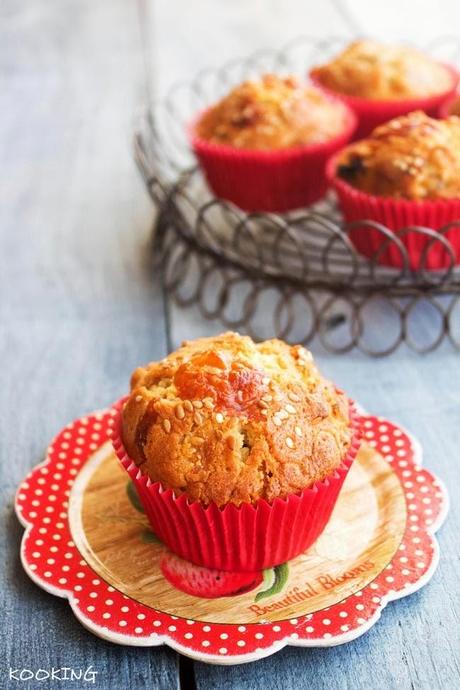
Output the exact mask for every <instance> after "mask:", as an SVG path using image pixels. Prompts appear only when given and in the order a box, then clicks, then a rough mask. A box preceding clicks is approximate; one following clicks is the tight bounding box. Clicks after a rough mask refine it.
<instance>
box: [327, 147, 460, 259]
mask: <svg viewBox="0 0 460 690" xmlns="http://www.w3.org/2000/svg"><path fill="white" fill-rule="evenodd" d="M336 167H337V159H336V157H334V158H333V159H331V160H330V161H329V163H328V166H327V175H328V178H329V179H330V181H331V184H332V186H333V187H334V189H335V191H336V192H337V196H338V198H339V205H340V208H341V211H342V213H343V216H344V218H345V221H346V222H347V223H354V224H355V225H354V227H352V228H349V229H348V235H349V237H350V240H351V241H352V243H353V244H354V246H355V247H356V249H357V250H358V251H359V253H360V254H362V255H363V256H367V257H370V258H374V260H376V261H377V262H378V263H380V264H383V265H385V266H395V267H397V268H402V267H404V266H405V263H406V259H405V257H404V252H403V251H402V250H401V248H400V247H399V246H398V242H399V244H401V245H403V247H404V249H405V250H406V253H407V264H408V267H409V268H410V269H411V270H413V271H417V270H426V269H428V270H440V269H445V268H449V267H450V266H451V265H457V264H459V263H460V199H433V200H427V201H411V200H409V199H393V198H391V197H381V196H377V195H374V194H368V193H367V192H363V191H361V190H359V189H356V188H355V187H352V185H350V184H348V182H345V180H342V179H341V178H340V177H338V176H337V174H336ZM360 221H361V222H360ZM366 221H374V222H376V223H380V224H381V225H384V226H385V227H387V228H389V229H390V230H392V231H393V232H395V233H396V234H397V238H398V241H397V242H395V241H394V240H392V241H390V240H388V239H387V237H386V235H385V233H384V232H382V231H381V230H379V229H378V228H377V227H372V224H370V223H366ZM449 224H452V226H451V227H448V226H449ZM446 226H447V227H446ZM417 227H419V228H428V229H429V230H433V231H434V232H433V233H431V234H423V233H421V232H419V231H417V230H416V229H412V230H411V228H417ZM440 230H441V232H439V231H440ZM449 245H450V250H449V249H448V246H449Z"/></svg>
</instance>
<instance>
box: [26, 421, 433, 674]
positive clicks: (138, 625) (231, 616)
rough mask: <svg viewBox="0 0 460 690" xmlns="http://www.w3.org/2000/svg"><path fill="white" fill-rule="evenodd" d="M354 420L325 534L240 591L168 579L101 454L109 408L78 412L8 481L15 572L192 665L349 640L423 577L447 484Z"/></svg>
mask: <svg viewBox="0 0 460 690" xmlns="http://www.w3.org/2000/svg"><path fill="white" fill-rule="evenodd" d="M361 420H362V425H363V435H364V443H363V446H362V448H361V450H360V452H359V454H358V457H357V458H356V460H355V462H354V465H353V467H352V469H351V471H350V473H349V475H348V477H347V479H346V482H345V484H344V487H343V489H342V492H341V494H340V496H339V499H338V502H337V504H336V507H335V509H334V512H333V515H332V517H331V519H330V521H329V523H328V525H327V527H326V529H325V531H324V532H323V534H322V535H321V536H320V538H319V539H318V540H317V541H316V543H315V544H314V545H313V546H312V547H311V548H310V549H309V550H308V551H307V552H306V553H304V554H301V555H300V556H298V557H297V558H295V559H293V560H292V561H290V562H289V563H287V564H282V565H280V566H277V567H276V568H274V569H269V570H267V571H264V573H260V574H257V577H256V578H255V579H253V581H251V582H249V583H246V585H245V587H244V588H242V590H244V591H242V590H241V591H240V590H238V591H239V592H240V593H237V592H234V591H230V590H231V583H232V582H233V580H232V577H233V576H232V574H225V573H224V574H222V573H218V572H217V571H206V569H199V568H198V569H197V568H196V566H192V565H191V564H187V563H185V561H182V562H181V565H180V568H181V575H182V576H183V577H184V578H185V581H186V585H187V586H186V589H187V592H186V591H182V590H183V589H184V587H183V586H182V585H180V584H178V582H177V580H176V581H175V580H174V578H171V577H170V576H169V575H168V572H175V570H174V569H175V568H176V569H177V560H178V559H177V557H175V556H174V555H173V554H170V552H168V550H167V549H166V547H165V546H164V545H163V544H161V543H160V542H159V541H158V540H157V539H156V537H155V535H154V534H153V533H152V530H151V526H150V525H149V523H148V521H147V518H146V516H145V515H144V513H143V512H142V508H141V505H140V504H139V502H138V499H137V497H136V494H135V492H134V491H133V487H132V486H131V485H130V481H129V477H128V475H127V474H126V472H125V471H124V470H123V468H122V467H121V465H120V464H119V462H118V460H117V459H116V457H115V455H114V453H113V451H112V447H111V444H110V441H109V440H108V439H109V436H110V433H111V432H110V429H111V425H112V423H113V410H111V409H110V410H106V411H104V412H101V413H95V414H93V415H91V416H89V417H84V418H82V419H80V420H77V421H76V422H74V423H72V424H70V425H69V426H68V427H66V428H65V429H63V430H62V432H61V433H60V434H59V435H58V436H57V437H56V439H54V441H53V442H52V444H51V446H50V448H49V451H48V455H47V458H46V460H45V462H44V463H42V464H41V465H39V466H38V467H36V468H35V469H34V470H33V471H32V472H31V473H30V475H29V476H28V477H27V478H26V479H25V481H24V482H23V483H22V484H21V486H20V487H19V490H18V494H17V497H16V510H17V514H18V517H19V519H20V520H21V522H22V523H23V524H24V526H25V527H26V533H25V535H24V538H23V543H22V549H21V557H22V562H23V565H24V568H25V569H26V571H27V573H28V574H29V575H30V577H31V578H32V579H33V580H34V581H36V582H37V584H39V585H40V586H41V587H43V588H44V589H46V590H47V591H50V592H52V593H53V594H56V595H59V596H65V597H67V598H68V599H69V601H70V604H71V606H72V608H73V610H74V612H75V614H76V616H77V617H78V618H79V619H80V620H81V622H82V623H83V624H84V625H85V626H86V627H87V628H89V629H90V630H92V631H93V632H94V633H95V634H97V635H99V636H101V637H104V638H105V639H109V640H112V641H114V642H118V643H121V644H135V645H144V646H145V645H157V644H162V643H166V644H169V645H170V646H172V647H173V648H175V649H177V650H178V651H181V652H182V653H184V654H188V655H189V656H193V657H194V658H197V659H201V660H203V661H208V662H216V663H241V662H244V661H252V660H254V659H258V658H261V657H263V656H266V655H267V654H271V653H273V652H274V651H277V650H278V649H280V648H281V647H283V646H284V645H285V644H295V645H303V646H328V645H332V644H340V643H343V642H347V641H349V640H351V639H354V638H355V637H357V636H359V635H361V634H362V633H363V632H365V631H366V630H367V629H368V628H369V627H370V626H371V625H373V624H374V623H375V622H376V620H377V619H378V617H379V615H380V612H381V609H382V608H383V607H384V606H385V605H386V603H387V602H388V601H390V600H392V599H396V598H398V597H401V596H405V595H406V594H410V593H411V592H413V591H415V590H416V589H418V588H419V587H421V586H422V585H423V584H425V583H426V582H427V581H428V579H429V578H430V577H431V575H432V574H433V572H434V569H435V567H436V564H437V560H438V547H437V543H436V541H435V539H434V537H433V533H434V531H435V530H436V529H437V528H438V527H439V525H440V524H441V522H442V520H443V518H444V516H445V514H446V510H447V494H446V492H445V489H444V488H443V486H442V485H441V484H440V483H439V481H438V480H436V479H435V478H434V477H433V475H432V474H430V473H429V472H427V471H426V470H424V469H422V468H421V467H420V461H421V449H420V446H419V444H418V443H417V442H416V441H415V440H414V439H413V438H412V437H411V436H410V435H409V434H407V432H405V431H404V430H402V429H400V428H399V427H397V426H396V425H394V424H392V423H391V422H388V421H386V420H383V419H381V418H377V417H371V416H364V415H363V416H362V417H361ZM163 573H164V574H165V575H167V576H168V577H165V576H164V574H163ZM209 573H211V575H212V577H211V576H208V575H209ZM213 573H214V574H213ZM216 573H217V574H216ZM213 578H214V579H213ZM234 581H235V582H238V583H239V585H241V578H239V579H238V578H236V579H235V580H234ZM175 585H176V586H175ZM178 586H179V587H180V588H178ZM213 587H214V590H213ZM216 587H217V590H216V589H215V588H216ZM224 589H225V592H226V596H218V594H219V592H222V591H224ZM230 594H232V596H230Z"/></svg>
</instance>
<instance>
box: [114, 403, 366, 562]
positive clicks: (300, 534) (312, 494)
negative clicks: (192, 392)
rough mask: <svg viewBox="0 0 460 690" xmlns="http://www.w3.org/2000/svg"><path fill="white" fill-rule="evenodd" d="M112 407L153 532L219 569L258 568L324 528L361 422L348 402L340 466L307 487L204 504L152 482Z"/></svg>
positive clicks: (295, 550) (119, 450) (121, 452)
mask: <svg viewBox="0 0 460 690" xmlns="http://www.w3.org/2000/svg"><path fill="white" fill-rule="evenodd" d="M123 402H124V400H122V401H119V402H118V403H117V404H116V405H115V409H116V410H117V416H116V418H115V425H114V432H113V437H112V442H113V446H114V449H115V452H116V454H117V456H118V458H119V459H120V461H121V464H122V465H123V467H124V468H125V470H126V471H127V473H128V475H129V476H130V477H131V479H132V481H133V483H134V485H135V487H136V489H137V491H138V493H139V497H140V499H141V501H142V504H143V506H144V509H145V512H146V515H147V517H148V519H149V521H150V523H151V525H152V528H153V530H154V532H155V534H156V535H157V536H158V537H159V538H160V539H161V540H162V541H163V542H164V543H165V544H166V545H167V546H168V547H169V548H170V549H171V551H173V552H174V553H176V554H177V555H179V556H181V557H182V558H184V559H186V560H188V561H191V562H192V563H195V564H197V565H201V566H205V567H208V568H217V569H219V570H231V571H258V570H262V569H264V568H269V567H272V566H274V565H277V564H279V563H284V562H285V561H288V560H290V559H291V558H294V557H295V556H297V555H298V554H299V553H302V552H303V551H305V550H306V549H308V548H309V547H310V546H311V544H313V542H314V541H315V540H316V539H317V538H318V537H319V535H320V534H321V532H322V531H323V530H324V528H325V526H326V524H327V522H328V520H329V518H330V516H331V513H332V510H333V508H334V505H335V503H336V501H337V498H338V495H339V492H340V490H341V488H342V485H343V483H344V481H345V478H346V476H347V474H348V471H349V469H350V467H351V465H352V463H353V460H354V459H355V457H356V454H357V452H358V449H359V445H360V421H359V417H358V415H357V412H356V410H355V407H354V405H353V404H352V403H351V402H350V423H351V426H352V429H353V437H352V443H351V446H350V448H349V451H348V453H347V455H346V457H345V458H344V460H343V462H342V464H341V465H340V467H339V468H338V469H337V470H336V471H335V472H334V474H333V475H331V476H330V477H328V478H327V479H326V480H324V481H321V482H316V484H314V486H313V487H311V488H310V489H305V490H304V491H302V492H301V493H300V494H293V495H291V496H288V497H287V498H286V499H279V498H277V499H275V500H274V501H273V502H272V503H269V502H268V501H266V500H264V499H261V500H259V501H258V502H257V503H256V504H242V505H240V506H238V507H237V506H235V505H233V504H229V505H227V506H225V507H223V508H219V507H218V506H217V505H215V504H211V505H209V506H203V505H202V504H201V503H200V502H198V501H190V500H189V499H188V498H187V496H186V495H185V494H181V495H180V496H176V495H175V494H174V492H173V491H172V490H171V489H165V488H163V487H162V485H161V484H160V483H159V482H151V480H150V479H149V478H148V477H147V476H146V475H144V474H143V473H142V472H141V470H140V469H139V468H138V467H137V466H136V465H135V464H134V462H133V461H132V460H131V459H130V458H129V456H128V455H127V453H126V451H125V448H124V445H123V441H122V438H121V409H122V405H123Z"/></svg>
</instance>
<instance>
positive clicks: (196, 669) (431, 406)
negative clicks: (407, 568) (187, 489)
mask: <svg viewBox="0 0 460 690" xmlns="http://www.w3.org/2000/svg"><path fill="white" fill-rule="evenodd" d="M145 8H147V10H146V9H145ZM139 11H140V12H141V17H143V18H144V19H143V23H141V25H139V21H138V12H139ZM459 19H460V6H459V5H458V3H457V2H456V1H455V0H442V1H440V2H438V3H436V4H434V3H432V2H429V1H428V0H422V1H421V2H420V3H415V2H414V1H413V0H412V1H411V0H406V1H405V2H397V0H388V1H387V2H385V3H384V4H376V3H369V2H364V1H363V0H326V1H324V2H313V1H312V0H308V1H307V2H305V0H286V1H282V0H267V1H263V0H251V1H250V2H248V1H247V0H245V1H243V0H235V1H234V2H232V3H229V2H224V0H221V1H220V2H216V0H195V2H193V3H190V2H186V0H175V2H169V3H168V2H165V0H158V1H157V2H153V0H150V2H149V1H148V0H139V1H138V3H137V4H136V3H133V2H129V1H128V0H98V2H94V1H93V2H91V0H79V1H78V2H77V1H76V0H48V1H47V2H45V1H44V0H35V2H32V1H31V0H24V2H22V3H17V2H14V1H13V0H4V2H3V3H2V6H1V8H0V35H1V43H0V60H1V67H2V69H1V83H2V88H1V89H0V106H1V113H2V119H1V126H0V158H1V161H2V172H3V176H2V185H1V188H0V219H1V223H0V230H1V237H0V242H1V244H0V249H1V257H2V271H0V281H1V292H0V294H1V297H2V299H1V304H0V315H1V324H2V328H1V331H0V355H1V357H2V360H1V361H2V362H3V363H4V366H3V370H2V373H3V377H2V383H3V396H2V408H1V414H0V430H1V434H2V444H1V453H2V460H1V465H0V487H1V490H0V495H1V502H2V517H3V520H2V524H1V527H0V548H1V553H2V554H3V555H4V561H5V566H4V568H3V569H2V573H1V576H0V577H1V581H0V605H1V607H2V610H3V612H4V624H3V625H2V626H1V630H0V679H1V680H0V687H2V688H3V687H5V688H8V690H9V688H13V687H23V688H31V690H36V683H35V684H32V685H29V684H28V683H20V684H19V683H16V682H13V681H12V682H8V678H7V673H8V669H9V667H10V666H12V667H13V668H49V667H51V666H53V665H54V666H55V667H61V666H72V667H74V668H87V667H88V666H89V665H93V668H94V670H96V671H97V672H98V676H97V681H96V684H95V687H98V688H103V689H105V688H107V689H110V690H117V689H118V688H120V689H123V690H124V689H126V688H134V689H135V690H137V689H138V688H144V687H145V688H161V689H163V688H164V689H167V690H170V689H173V688H176V687H178V683H179V673H178V666H177V655H175V654H174V653H173V652H171V651H170V650H168V649H167V648H165V647H164V648H159V649H155V650H150V649H135V648H122V647H117V646H115V645H111V644H108V643H105V642H102V641H100V640H98V639H96V638H94V637H93V636H92V635H90V634H89V633H87V632H86V631H85V630H84V629H83V628H82V627H81V626H80V624H79V623H77V622H76V620H74V618H73V615H72V613H71V611H70V609H69V607H68V605H67V603H66V602H65V601H61V600H58V599H56V598H55V597H52V596H51V595H48V594H45V593H44V592H42V591H41V590H39V589H38V588H37V587H36V586H34V585H32V583H30V582H29V580H28V579H27V577H26V575H25V574H24V573H23V572H22V569H21V567H20V563H19V557H18V545H19V540H20V536H21V533H22V528H20V527H19V525H18V523H17V521H16V518H15V517H14V515H13V513H12V501H13V495H14V490H15V488H16V485H17V483H18V482H19V480H20V479H21V477H22V476H23V475H24V474H25V473H26V471H27V470H28V469H29V468H30V467H32V466H33V465H34V464H36V463H37V462H38V461H39V460H40V459H41V456H42V454H43V451H44V449H45V447H46V444H47V443H48V441H49V440H50V438H51V437H52V435H53V434H54V433H56V432H57V431H58V430H59V429H60V428H61V426H62V425H63V424H64V423H66V422H67V421H69V419H71V418H73V417H76V416H77V415H81V414H82V413H84V412H85V411H90V410H92V409H94V408H97V407H100V406H104V405H105V404H107V403H109V402H111V401H112V400H114V399H115V398H116V397H118V396H119V395H120V394H122V393H123V392H124V391H125V390H126V387H127V381H128V377H129V374H130V372H131V370H132V369H133V368H134V367H135V366H136V365H137V364H138V363H141V362H144V361H147V360H149V359H152V358H155V357H161V356H163V355H164V353H165V352H166V350H167V349H168V347H170V346H171V344H174V345H175V344H177V343H178V342H179V341H180V340H182V339H183V338H184V337H193V336H194V335H198V334H200V335H201V334H204V333H215V332H218V331H219V330H220V326H219V324H218V323H215V322H214V323H211V322H205V321H203V320H202V319H201V318H199V317H198V315H197V313H196V312H195V311H193V310H190V311H186V312H184V311H182V310H177V309H176V308H175V307H174V306H171V307H170V316H171V319H172V329H173V332H172V340H171V341H169V339H168V332H167V325H168V324H167V320H166V319H165V309H164V307H165V305H164V304H163V299H162V294H161V289H160V287H159V285H158V283H157V282H156V281H155V278H154V276H152V271H151V266H150V255H149V248H148V242H149V236H150V224H151V221H152V215H153V209H152V206H151V204H150V202H149V200H148V198H147V195H146V194H145V192H144V190H143V187H142V184H141V182H140V180H139V178H138V176H137V174H136V170H135V166H134V164H133V162H132V155H131V141H130V139H131V132H132V124H133V117H134V114H135V112H136V109H137V106H138V105H139V104H140V103H142V102H143V101H144V99H145V93H146V91H145V80H144V76H145V72H144V68H145V61H144V57H145V55H144V56H143V54H142V45H143V41H144V43H147V50H146V56H147V57H148V58H149V60H150V61H151V65H152V67H153V75H152V78H151V84H150V86H151V88H152V90H153V89H155V90H156V91H157V93H164V92H165V91H166V89H167V88H168V86H169V85H170V84H171V83H172V82H173V81H176V80H182V79H187V78H189V77H190V76H191V75H192V74H194V73H195V72H197V71H198V70H199V69H201V68H202V67H205V66H206V65H209V64H211V65H213V64H216V63H218V62H219V63H220V62H225V61H226V60H228V59H230V58H233V57H235V56H239V55H244V54H246V53H250V52H252V51H254V50H256V49H259V48H263V47H266V46H280V45H282V44H283V43H285V42H286V41H288V40H289V39H291V38H295V37H296V36H298V35H300V34H315V35H325V34H328V35H330V34H339V35H350V36H351V35H353V33H355V32H363V33H365V32H367V33H372V34H376V35H380V36H382V37H392V36H394V37H397V38H410V39H417V38H420V39H421V40H426V39H427V38H431V34H440V33H444V34H446V33H455V32H456V31H457V28H456V27H457V26H458V23H459V22H458V20H459ZM422 317H423V315H422ZM420 327H421V328H424V329H427V330H428V332H429V331H430V329H431V328H432V326H431V322H430V319H429V317H428V316H427V315H426V314H425V315H424V317H423V318H422V319H421V324H420ZM315 354H317V355H318V358H319V362H320V365H321V366H322V368H323V370H324V371H325V373H326V374H328V375H329V376H331V377H332V378H334V379H335V380H336V381H337V382H338V383H339V384H340V385H342V386H343V387H344V388H345V389H346V390H347V391H349V393H350V394H351V395H352V396H354V397H355V398H356V399H357V400H359V401H360V402H361V403H362V404H363V405H364V406H365V407H367V408H368V409H369V410H370V411H372V412H376V413H379V414H382V415H384V416H388V417H389V418H391V419H394V420H395V421H397V422H399V423H401V424H403V425H405V426H406V427H407V428H408V429H410V430H411V431H412V432H414V433H415V434H416V435H417V436H418V437H419V439H420V440H421V442H422V444H423V445H424V448H425V462H426V464H427V466H429V467H430V468H431V469H433V470H434V471H435V472H437V473H438V474H439V476H441V477H442V478H443V479H444V480H445V481H446V483H447V485H448V487H449V489H450V492H451V497H452V503H453V506H454V509H453V510H452V511H451V515H450V517H449V518H448V521H447V523H446V525H445V526H444V527H443V529H442V531H441V533H440V535H439V540H440V545H441V562H440V566H439V570H438V572H437V573H436V575H435V577H434V578H433V581H432V582H431V583H430V584H429V585H428V586H427V587H426V588H425V589H424V590H423V591H421V592H420V593H418V594H415V595H412V596H411V597H410V598H408V599H404V600H401V601H399V602H394V603H393V604H391V605H390V606H389V607H388V608H387V610H386V611H385V612H384V613H383V615H382V619H381V620H380V621H379V623H378V625H377V626H375V627H374V628H373V629H372V631H370V632H369V633H367V634H366V635H365V636H364V637H362V638H361V639H359V640H356V641H355V642H353V643H351V644H348V645H346V646H343V647H338V648H332V649H329V650H300V649H294V648H289V649H286V650H284V651H282V652H280V653H278V654H276V655H275V656H273V657H271V658H268V659H266V660H264V661H261V662H257V663H255V664H250V665H245V666H237V667H233V668H225V669H223V668H222V667H218V666H216V667H211V666H206V665H204V664H195V665H193V664H192V663H191V662H186V661H183V662H182V672H181V678H180V680H181V682H182V687H184V688H185V687H187V688H193V687H195V686H196V687H197V688H199V689H200V690H212V689H214V688H216V689H219V690H221V689H223V690H226V689H230V688H236V689H237V690H255V689H256V688H259V687H261V686H265V687H266V688H267V689H268V690H276V689H278V688H280V689H281V688H282V689H283V690H291V689H292V690H298V689H299V688H309V689H311V690H316V689H318V690H319V689H322V688H324V689H327V690H351V689H353V690H388V689H393V688H398V690H399V689H402V690H405V689H406V688H407V689H408V690H409V689H411V690H450V689H451V688H456V687H458V686H459V685H460V682H459V649H460V639H459V630H460V626H459V621H458V613H457V611H458V595H457V594H456V593H457V592H458V580H459V577H460V572H459V571H460V567H459V559H458V534H459V533H460V517H459V511H458V510H456V503H458V497H459V491H458V486H459V485H460V476H459V475H460V471H459V463H458V462H457V455H458V448H459V446H460V413H459V408H460V375H459V364H458V362H459V359H458V354H455V353H453V352H452V351H451V350H450V349H449V348H448V347H446V348H443V349H441V350H439V351H437V352H436V353H434V354H432V355H430V356H428V357H418V356H416V355H413V354H411V353H408V352H407V351H405V350H403V351H401V352H398V353H397V354H396V355H393V356H392V357H390V358H388V359H384V360H378V361H374V360H370V359H368V358H366V357H364V356H361V355H359V354H352V355H347V356H344V357H332V356H329V355H327V354H326V353H324V352H322V351H320V350H319V349H316V351H315ZM86 685H87V684H85V686H86ZM77 686H78V684H77V683H68V684H67V686H66V685H65V684H60V687H62V688H65V690H67V687H69V688H70V687H72V688H75V687H77Z"/></svg>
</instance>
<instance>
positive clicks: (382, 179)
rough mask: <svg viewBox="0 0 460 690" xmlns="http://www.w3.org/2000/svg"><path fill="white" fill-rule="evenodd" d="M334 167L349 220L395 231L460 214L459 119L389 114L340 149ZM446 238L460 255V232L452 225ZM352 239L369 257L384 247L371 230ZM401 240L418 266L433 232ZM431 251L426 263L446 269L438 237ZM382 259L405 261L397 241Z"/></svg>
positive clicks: (430, 224)
mask: <svg viewBox="0 0 460 690" xmlns="http://www.w3.org/2000/svg"><path fill="white" fill-rule="evenodd" d="M329 172H330V175H331V177H332V181H333V184H334V186H335V188H336V190H337V192H338V195H339V200H340V203H341V206H342V210H343V213H344V216H345V218H346V220H347V221H349V222H353V221H359V220H373V221H377V222H379V223H382V224H383V225H386V226H387V227H389V228H390V229H391V230H393V231H402V230H403V229H404V228H407V227H409V226H414V225H419V226H424V227H428V228H430V229H432V230H435V231H438V230H439V229H440V228H442V226H444V225H446V224H448V223H452V222H455V221H458V220H459V219H460V118H458V117H455V116H452V117H449V118H447V119H445V120H436V119H433V118H430V117H429V116H428V115H425V114H424V113H423V112H420V111H418V112H413V113H410V114H409V115H405V116H402V117H399V118H396V119H394V120H391V121H390V122H388V123H386V124H384V125H381V126H380V127H377V128H376V129H375V130H374V131H373V132H372V134H371V136H370V137H369V138H367V139H363V140H361V141H358V142H355V143H354V144H350V145H349V146H347V147H346V148H345V149H344V150H343V151H341V152H340V153H339V154H337V156H336V157H335V159H334V160H333V161H332V162H331V163H330V171H329ZM444 236H445V237H446V239H448V240H449V241H450V242H451V244H452V246H453V247H454V251H455V252H456V258H457V259H458V249H459V248H458V247H457V245H458V239H457V237H458V231H457V230H456V228H451V229H450V230H447V231H446V232H445V233H444ZM352 237H354V238H355V240H357V243H356V246H357V247H358V248H359V249H360V251H363V252H364V253H366V255H369V254H373V253H374V252H376V251H378V250H379V248H380V246H381V244H382V241H383V239H384V238H383V236H382V235H381V233H379V232H378V231H377V230H372V229H370V228H367V230H366V231H365V232H362V231H361V230H357V231H353V232H352ZM399 239H400V241H401V242H402V243H403V244H404V246H405V247H406V250H407V253H408V259H409V264H410V266H411V268H414V269H416V268H417V267H419V266H420V262H421V260H422V254H423V252H424V250H425V249H426V247H427V242H428V241H429V240H430V239H431V238H427V236H426V235H422V234H419V233H416V232H410V231H409V232H406V233H400V236H399ZM425 254H426V256H424V257H423V263H424V264H425V266H424V267H426V268H442V267H443V266H444V265H446V262H448V261H449V260H450V257H449V256H448V255H447V253H446V250H445V246H444V245H443V243H442V241H441V240H436V236H435V238H434V240H432V241H431V247H430V250H429V251H428V248H427V249H426V252H425ZM380 258H381V259H385V261H386V262H388V263H391V264H396V265H403V261H402V255H401V251H400V250H399V249H398V248H397V246H396V245H393V246H391V247H389V248H388V251H387V252H385V253H384V254H383V255H382V257H380Z"/></svg>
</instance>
